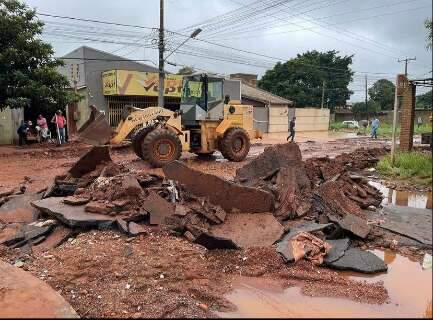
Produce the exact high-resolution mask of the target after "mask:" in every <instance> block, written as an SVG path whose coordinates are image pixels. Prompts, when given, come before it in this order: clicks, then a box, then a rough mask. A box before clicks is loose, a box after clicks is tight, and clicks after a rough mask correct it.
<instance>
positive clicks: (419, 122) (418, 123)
mask: <svg viewBox="0 0 433 320" xmlns="http://www.w3.org/2000/svg"><path fill="white" fill-rule="evenodd" d="M416 124H417V126H418V128H419V127H421V126H422V118H421V117H418V120H417V122H416Z"/></svg>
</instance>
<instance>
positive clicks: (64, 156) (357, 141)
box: [0, 133, 389, 192]
mask: <svg viewBox="0 0 433 320" xmlns="http://www.w3.org/2000/svg"><path fill="white" fill-rule="evenodd" d="M345 136H346V135H344V134H341V133H340V134H334V135H332V134H331V135H323V134H322V135H319V139H317V140H316V141H312V140H311V138H307V137H304V138H300V140H301V142H299V146H300V148H301V151H302V156H303V158H304V159H305V158H310V157H317V156H322V155H328V156H330V157H334V156H336V155H338V154H341V153H343V152H349V151H353V150H355V149H357V148H359V147H376V146H383V145H387V144H389V141H386V140H380V139H379V140H371V139H369V138H343V137H345ZM282 142H285V136H282V135H270V136H267V137H264V139H263V140H255V141H253V145H252V147H251V150H250V153H249V155H248V157H247V159H245V160H244V161H243V162H239V163H234V162H229V161H227V160H225V159H224V158H223V157H222V155H221V154H220V153H219V152H217V153H216V154H215V156H213V157H211V158H208V159H206V158H205V159H203V158H199V157H197V156H196V155H194V154H189V153H184V154H183V155H182V160H183V161H185V162H186V163H187V164H188V166H190V167H192V168H194V169H197V170H201V171H203V172H206V173H210V174H215V175H218V176H221V177H223V178H226V179H231V178H232V177H233V176H234V175H235V171H236V169H238V168H240V167H242V166H243V165H244V164H245V163H246V162H248V161H249V160H251V159H252V158H254V157H256V156H257V155H259V154H260V153H262V152H263V150H264V149H265V147H266V146H269V145H272V144H275V143H282ZM89 149H90V146H88V145H83V144H79V143H70V144H67V145H66V146H65V147H49V146H44V147H43V148H41V147H40V146H39V145H34V146H28V147H25V148H18V147H10V146H0V168H1V177H0V185H1V186H4V187H16V186H17V185H18V184H19V183H21V182H22V181H23V180H24V178H25V177H29V178H30V179H31V181H32V183H31V184H29V186H28V187H29V191H30V192H36V191H38V190H40V189H42V188H44V187H46V186H47V185H49V184H50V183H51V181H52V179H53V178H54V177H55V176H56V175H59V174H62V173H63V172H65V171H67V170H68V169H69V168H70V167H71V165H72V164H73V163H75V161H77V159H78V158H79V156H80V155H82V154H84V153H85V152H86V150H89ZM111 156H112V158H113V160H114V161H115V162H117V163H121V164H124V165H126V166H127V167H129V168H131V169H136V170H144V171H146V172H155V173H159V174H163V172H162V170H160V169H152V168H150V167H148V166H147V165H146V164H145V163H144V162H143V161H142V160H141V159H139V158H138V157H137V156H136V155H135V153H134V152H133V151H132V149H131V148H129V147H125V148H119V149H112V150H111Z"/></svg>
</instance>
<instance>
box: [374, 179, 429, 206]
mask: <svg viewBox="0 0 433 320" xmlns="http://www.w3.org/2000/svg"><path fill="white" fill-rule="evenodd" d="M369 184H371V185H372V186H374V187H376V188H377V189H379V191H380V192H381V193H382V195H383V197H384V198H383V201H382V205H384V206H385V205H389V204H392V205H397V206H404V207H411V208H419V209H432V193H431V192H407V191H397V190H394V189H390V188H388V187H386V186H384V185H383V184H381V183H379V182H375V181H370V182H369Z"/></svg>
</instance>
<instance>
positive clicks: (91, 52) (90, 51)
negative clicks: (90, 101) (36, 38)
mask: <svg viewBox="0 0 433 320" xmlns="http://www.w3.org/2000/svg"><path fill="white" fill-rule="evenodd" d="M61 58H68V60H69V59H77V60H84V62H86V59H88V60H87V61H88V62H90V61H92V59H101V60H102V61H103V60H104V59H106V60H107V61H108V62H109V61H110V60H113V61H112V62H113V64H114V63H116V62H128V63H129V64H135V65H137V67H139V68H140V69H143V68H145V69H146V72H158V68H156V67H153V66H150V65H148V64H145V63H141V62H139V61H133V60H130V59H128V58H125V57H121V56H118V55H115V54H112V53H109V52H106V51H103V50H99V49H95V48H91V47H88V46H81V47H78V48H77V49H75V50H73V51H71V52H69V53H67V54H65V55H64V56H62V57H61ZM61 58H60V59H61ZM95 61H98V60H95ZM95 61H93V62H95ZM66 62H68V61H67V60H66ZM114 69H116V68H114Z"/></svg>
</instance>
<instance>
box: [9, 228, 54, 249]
mask: <svg viewBox="0 0 433 320" xmlns="http://www.w3.org/2000/svg"><path fill="white" fill-rule="evenodd" d="M53 228H54V225H48V226H44V227H36V226H32V225H21V227H20V228H19V229H16V231H15V233H13V234H11V235H10V236H9V237H8V238H6V239H4V240H2V241H1V244H4V245H5V246H9V247H12V248H19V247H22V246H23V245H25V244H26V243H27V242H29V241H30V240H32V239H37V238H40V237H42V236H45V235H47V234H48V233H50V232H51V231H52V230H53Z"/></svg>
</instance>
